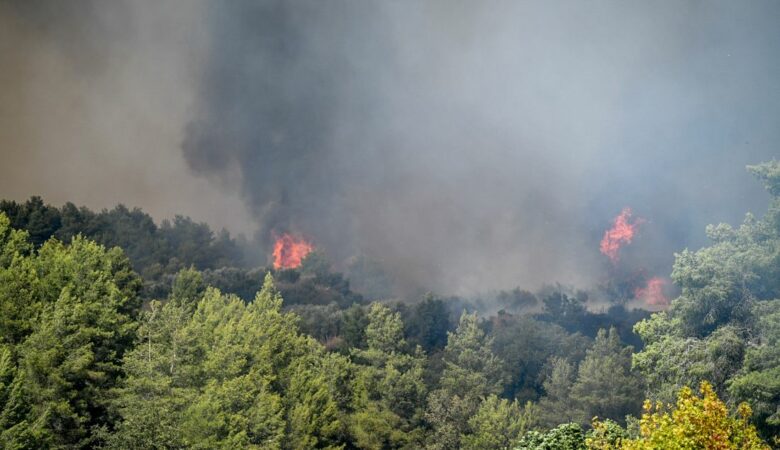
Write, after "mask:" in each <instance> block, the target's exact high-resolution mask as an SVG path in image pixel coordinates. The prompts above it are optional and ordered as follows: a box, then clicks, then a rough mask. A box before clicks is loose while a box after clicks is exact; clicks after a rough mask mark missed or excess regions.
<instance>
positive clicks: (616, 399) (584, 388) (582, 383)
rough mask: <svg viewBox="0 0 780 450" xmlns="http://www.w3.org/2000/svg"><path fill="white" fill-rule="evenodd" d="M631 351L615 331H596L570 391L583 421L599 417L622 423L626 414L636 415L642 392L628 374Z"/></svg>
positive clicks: (631, 373) (634, 377)
mask: <svg viewBox="0 0 780 450" xmlns="http://www.w3.org/2000/svg"><path fill="white" fill-rule="evenodd" d="M631 351H632V348H631V347H623V345H622V343H621V342H620V337H618V334H617V331H616V330H615V329H614V328H612V329H610V330H609V332H607V331H606V330H601V331H599V334H598V336H596V340H595V341H594V342H593V346H592V347H591V348H590V349H589V350H588V351H587V354H586V356H585V359H584V360H583V361H582V362H581V363H580V365H579V368H578V371H577V381H576V382H575V383H574V385H573V386H572V388H571V397H572V399H573V401H574V402H575V404H577V405H578V408H579V409H580V410H582V411H583V413H584V418H585V419H586V420H587V419H590V418H592V417H595V416H598V417H606V418H610V419H613V420H617V421H622V420H623V419H624V418H625V416H626V415H627V414H634V413H638V412H639V408H640V402H639V399H640V398H641V397H642V393H643V392H644V389H643V385H642V382H641V380H640V379H639V378H638V377H637V375H636V374H635V373H633V372H632V371H631Z"/></svg>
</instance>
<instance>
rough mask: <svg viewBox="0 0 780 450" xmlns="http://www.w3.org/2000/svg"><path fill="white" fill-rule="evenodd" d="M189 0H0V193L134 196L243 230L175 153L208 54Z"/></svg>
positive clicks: (159, 213) (246, 226)
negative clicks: (0, 160)
mask: <svg viewBox="0 0 780 450" xmlns="http://www.w3.org/2000/svg"><path fill="white" fill-rule="evenodd" d="M203 13H204V11H203V8H201V7H200V6H199V5H198V4H197V3H195V2H189V1H171V0H160V1H108V2H106V1H100V0H68V1H60V0H44V1H41V0H19V1H7V0H0V85H1V86H2V88H1V89H0V155H1V156H2V162H0V198H6V199H8V198H11V199H14V200H22V201H23V200H25V199H27V198H29V197H30V196H31V195H41V196H43V198H44V200H45V201H47V202H50V203H52V204H54V205H62V204H64V203H65V202H67V201H72V202H74V203H76V204H78V205H87V206H89V207H91V208H112V207H113V206H115V205H116V204H117V203H124V204H126V205H128V206H131V207H132V206H140V207H142V208H143V209H144V210H146V211H148V212H150V213H151V214H153V215H154V216H155V217H156V218H157V219H162V218H164V217H172V216H173V215H174V214H187V215H190V216H192V217H193V218H195V219H197V220H204V221H209V222H210V223H211V224H212V225H213V226H216V227H221V226H228V227H230V228H231V229H232V230H234V231H244V232H251V231H252V230H253V228H254V227H253V226H252V224H253V219H252V218H251V216H249V214H247V213H246V211H245V208H244V206H243V204H242V202H241V200H240V199H239V198H238V197H237V196H236V194H235V190H233V192H232V193H231V191H230V190H229V189H221V188H220V187H219V186H218V185H215V184H213V183H210V182H209V180H208V179H204V178H200V177H195V176H193V175H192V172H191V171H190V170H189V168H188V166H187V164H186V161H184V159H183V158H182V156H181V142H182V139H183V136H184V128H185V126H186V124H187V123H188V122H189V121H190V120H191V117H192V116H191V114H190V112H191V109H192V107H193V104H194V101H195V94H196V88H197V82H198V80H199V78H198V75H199V74H200V73H201V71H202V70H203V66H202V65H203V62H204V60H205V58H206V56H207V52H208V48H207V45H206V44H207V43H208V35H207V34H206V23H205V22H206V21H207V19H206V18H205V17H204V16H203Z"/></svg>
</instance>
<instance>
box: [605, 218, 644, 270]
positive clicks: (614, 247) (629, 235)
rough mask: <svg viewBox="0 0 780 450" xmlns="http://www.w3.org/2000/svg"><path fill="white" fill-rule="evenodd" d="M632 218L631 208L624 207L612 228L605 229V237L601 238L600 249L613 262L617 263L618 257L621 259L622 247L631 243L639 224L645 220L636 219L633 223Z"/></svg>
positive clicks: (613, 222)
mask: <svg viewBox="0 0 780 450" xmlns="http://www.w3.org/2000/svg"><path fill="white" fill-rule="evenodd" d="M630 220H631V208H623V211H621V212H620V215H618V216H617V217H615V220H613V221H612V228H610V229H609V230H607V231H605V232H604V237H603V238H602V239H601V245H600V246H599V250H601V253H603V254H604V255H606V256H607V257H609V259H610V261H612V263H613V264H615V263H617V262H618V259H620V256H619V255H618V252H619V251H620V247H622V246H623V245H625V244H630V243H631V240H632V239H634V234H636V231H637V229H638V228H639V225H640V224H641V223H642V222H644V221H643V220H642V219H636V220H634V222H633V223H631V222H630Z"/></svg>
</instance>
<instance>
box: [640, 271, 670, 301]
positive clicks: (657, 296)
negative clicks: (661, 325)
mask: <svg viewBox="0 0 780 450" xmlns="http://www.w3.org/2000/svg"><path fill="white" fill-rule="evenodd" d="M665 286H666V280H664V279H663V278H661V277H653V278H650V279H649V280H647V285H646V286H645V287H643V288H636V289H634V297H635V298H638V299H640V300H643V301H644V302H645V303H646V304H648V305H653V306H664V307H665V306H669V297H667V296H666V294H664V287H665Z"/></svg>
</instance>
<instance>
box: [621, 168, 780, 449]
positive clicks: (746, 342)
mask: <svg viewBox="0 0 780 450" xmlns="http://www.w3.org/2000/svg"><path fill="white" fill-rule="evenodd" d="M778 167H780V166H779V164H778V162H776V161H772V162H769V163H764V164H760V165H758V166H751V167H749V168H748V169H749V170H750V171H751V172H752V173H754V174H755V175H756V176H757V177H758V178H760V179H761V180H762V181H763V182H764V184H765V185H766V187H767V190H768V191H769V193H770V194H771V195H772V196H773V198H772V203H771V204H770V206H769V209H768V211H767V213H766V215H765V216H764V217H763V218H762V219H760V220H758V219H756V218H755V217H753V216H752V215H750V214H748V215H747V217H746V218H745V221H744V223H743V224H742V225H741V226H740V227H739V228H737V229H734V228H732V227H730V226H728V225H725V224H720V225H718V226H709V227H708V228H707V234H708V236H709V237H710V239H711V240H712V245H710V246H709V247H704V248H702V249H700V250H698V251H696V252H691V251H688V250H685V251H683V252H681V253H679V254H677V255H676V261H675V264H674V270H673V272H672V278H673V280H674V281H675V283H676V284H678V285H679V286H680V288H681V295H680V297H678V298H677V299H675V300H674V301H673V302H672V307H671V309H670V310H669V311H668V312H667V313H665V314H664V313H661V314H656V315H654V316H653V317H652V318H651V319H648V320H645V321H643V322H640V323H638V324H637V325H636V327H635V330H636V332H637V333H638V334H639V335H640V336H641V337H642V339H643V341H644V342H645V343H646V346H645V348H644V349H643V350H642V351H641V352H639V353H638V354H636V355H634V366H635V367H636V368H637V369H638V370H639V371H640V372H641V373H642V374H643V375H644V376H645V378H646V379H647V381H648V386H649V388H650V395H651V398H655V399H661V400H664V401H670V400H671V398H672V397H673V395H674V393H675V392H676V391H677V390H678V389H680V388H681V387H683V386H690V385H693V384H696V383H699V382H701V381H704V380H707V381H709V382H712V384H713V389H714V390H715V392H716V393H718V394H720V395H723V396H725V397H726V399H727V401H736V400H746V401H748V402H750V403H751V404H752V405H753V406H754V407H755V409H756V411H757V415H756V419H755V420H756V421H757V425H758V428H759V430H760V431H761V432H762V433H764V435H765V436H769V435H771V434H774V433H777V432H778V431H780V427H778V426H779V425H780V423H779V422H778V421H777V411H778V408H780V396H778V393H780V390H779V389H778V386H777V383H776V382H774V380H775V379H776V378H777V375H778V374H780V372H778V367H780V358H778V357H777V355H776V354H775V351H774V349H773V348H772V347H776V345H768V344H767V343H768V342H777V328H778V327H777V325H776V323H777V321H778V318H777V315H776V314H775V313H774V312H773V311H775V309H774V308H776V307H775V306H773V304H774V301H773V300H774V299H777V298H780V197H778V196H779V195H780V190H778V188H777V187H778V185H779V184H778V183H780V176H778V173H780V169H778Z"/></svg>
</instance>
